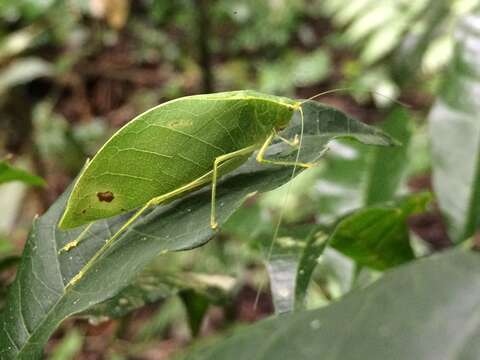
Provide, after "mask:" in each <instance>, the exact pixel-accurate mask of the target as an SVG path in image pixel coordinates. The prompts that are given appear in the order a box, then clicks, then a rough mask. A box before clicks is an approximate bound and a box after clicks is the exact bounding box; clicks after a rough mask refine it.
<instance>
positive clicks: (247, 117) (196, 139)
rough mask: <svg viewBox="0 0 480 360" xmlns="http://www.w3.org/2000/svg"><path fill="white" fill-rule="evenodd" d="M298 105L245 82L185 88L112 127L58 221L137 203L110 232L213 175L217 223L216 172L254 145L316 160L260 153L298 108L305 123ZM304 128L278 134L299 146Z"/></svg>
mask: <svg viewBox="0 0 480 360" xmlns="http://www.w3.org/2000/svg"><path fill="white" fill-rule="evenodd" d="M301 105H302V101H297V100H292V99H289V98H285V97H278V96H272V95H266V94H262V93H259V92H256V91H249V90H245V91H232V92H224V93H214V94H208V95H195V96H187V97H183V98H179V99H176V100H172V101H169V102H166V103H164V104H161V105H159V106H157V107H154V108H153V109H150V110H148V111H147V112H145V113H143V114H141V115H139V116H138V117H137V118H135V119H133V120H132V121H131V122H129V123H128V124H127V125H125V126H124V127H123V128H121V129H120V130H119V131H118V132H117V133H115V134H114V135H113V136H112V137H111V138H110V140H109V141H107V142H106V143H105V145H104V146H103V147H102V148H101V149H100V150H99V152H98V153H97V154H96V155H95V157H94V158H93V159H92V161H90V162H89V163H88V164H87V165H86V166H85V168H84V169H83V171H82V173H81V174H80V176H79V177H78V179H77V182H76V184H75V186H74V188H73V191H72V193H71V196H70V198H69V200H68V203H67V207H66V210H65V213H64V214H63V217H62V219H61V221H60V224H59V226H60V227H61V228H72V227H76V226H80V225H83V224H86V223H91V222H93V221H95V220H98V219H102V218H106V217H110V216H114V215H118V214H121V213H124V212H127V211H130V210H133V209H137V208H140V209H139V210H138V211H137V212H136V213H135V215H133V216H132V217H131V218H130V219H129V220H128V221H127V222H126V223H125V224H124V225H123V226H122V227H121V228H120V230H118V232H117V233H116V234H115V235H114V236H113V238H112V239H110V240H113V239H115V238H116V237H118V236H119V234H120V233H122V232H123V231H124V230H125V229H127V228H128V227H129V226H130V225H131V224H132V223H133V222H134V221H135V220H136V219H137V218H138V217H139V216H140V215H141V214H142V213H143V212H144V211H145V210H146V209H148V208H149V207H151V206H155V205H159V204H161V203H165V202H167V201H171V200H173V199H175V198H177V197H179V196H181V195H184V194H186V193H188V192H191V191H193V190H196V189H198V188H200V187H202V186H205V185H207V184H210V183H211V184H212V202H211V227H212V228H216V227H217V222H216V218H215V194H216V186H217V179H218V178H219V177H220V176H223V175H225V174H227V173H228V172H231V171H233V170H234V169H236V168H238V167H239V166H240V165H241V164H243V163H244V162H245V161H246V160H247V159H248V158H249V156H250V155H251V154H252V153H253V152H255V151H257V150H258V153H257V156H256V159H257V160H258V162H260V163H270V164H278V165H287V166H294V167H295V166H300V167H306V168H308V167H311V166H314V165H315V164H308V163H301V162H298V161H292V162H287V161H274V160H267V159H265V158H264V155H265V151H266V150H267V148H268V146H269V145H270V144H271V143H272V141H273V140H274V138H275V137H277V136H279V135H278V132H279V131H280V130H282V129H284V128H285V127H287V125H288V124H289V122H290V119H291V118H292V115H293V113H294V112H295V111H297V110H298V111H299V112H300V115H301V118H302V126H303V112H302V108H301ZM302 129H303V127H302ZM302 132H303V131H301V133H300V134H299V135H300V137H299V141H298V140H297V141H294V142H291V141H288V140H287V139H283V138H281V137H279V138H280V139H281V140H283V141H285V142H287V143H289V144H290V145H292V146H296V145H298V147H299V150H298V151H300V147H301V139H302V135H303V134H302ZM297 160H298V159H297ZM86 230H87V229H85V231H86ZM80 237H81V236H80ZM75 245H76V242H73V243H72V244H71V246H75ZM65 250H68V249H65Z"/></svg>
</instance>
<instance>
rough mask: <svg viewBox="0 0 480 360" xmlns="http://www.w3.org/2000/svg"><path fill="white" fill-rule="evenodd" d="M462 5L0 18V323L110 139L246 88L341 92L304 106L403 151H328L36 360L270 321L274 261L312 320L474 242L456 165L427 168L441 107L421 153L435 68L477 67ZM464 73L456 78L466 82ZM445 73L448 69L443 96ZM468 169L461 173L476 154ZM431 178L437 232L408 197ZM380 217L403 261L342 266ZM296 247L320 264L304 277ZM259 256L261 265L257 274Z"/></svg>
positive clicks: (81, 10)
mask: <svg viewBox="0 0 480 360" xmlns="http://www.w3.org/2000/svg"><path fill="white" fill-rule="evenodd" d="M476 6H478V5H477V1H472V0H417V1H408V0H384V1H375V0H356V1H347V0H295V1H294V0H265V1H256V0H255V1H254V0H235V1H231V0H179V1H164V0H138V1H129V0H63V1H60V0H17V1H9V0H2V1H0V114H1V116H0V159H1V162H0V183H2V185H1V186H0V209H1V215H2V216H1V218H0V307H1V306H2V304H3V303H2V299H3V297H4V294H5V292H6V289H7V286H8V284H9V283H10V282H11V281H12V279H13V278H14V274H15V266H16V264H17V262H18V256H19V254H20V253H21V249H22V247H23V244H24V241H25V238H26V234H27V233H28V230H29V227H30V224H31V220H32V218H33V217H34V215H35V214H41V213H43V212H44V211H45V210H46V209H47V208H48V207H49V205H50V204H51V203H52V202H53V201H54V200H55V199H56V198H57V197H58V195H59V194H60V193H62V192H63V190H64V189H65V187H66V186H67V185H68V184H69V183H70V181H71V180H72V179H73V177H74V176H75V175H76V174H77V172H78V171H79V170H80V168H81V167H82V166H83V163H84V161H85V159H86V158H87V157H91V156H92V155H93V154H94V153H95V152H96V150H97V149H98V148H99V146H100V145H101V144H102V143H103V142H104V141H105V140H106V139H107V138H108V137H109V136H110V135H111V134H112V133H113V132H114V131H115V130H116V129H118V128H119V127H120V126H122V125H123V124H125V123H126V122H127V121H129V120H130V119H132V118H133V117H134V116H135V115H136V114H139V113H141V112H142V111H144V110H146V109H148V108H150V107H152V106H154V105H156V104H159V103H161V102H164V101H167V100H169V99H173V98H176V97H180V96H184V95H189V94H196V93H204V92H213V91H224V90H236V89H247V88H252V89H256V90H260V91H263V92H267V93H272V94H279V95H284V96H291V97H296V98H308V97H311V96H313V95H315V94H317V93H320V92H322V91H325V90H331V89H335V88H344V89H347V90H344V91H342V92H337V93H330V94H327V95H325V96H323V97H321V98H319V100H320V101H322V102H326V103H329V104H331V105H333V106H336V107H338V108H340V109H342V110H343V111H346V112H348V113H350V114H352V115H353V116H355V117H357V118H359V119H361V120H362V121H365V122H367V123H370V124H371V123H374V124H376V125H378V126H381V127H382V128H383V129H384V130H385V131H386V132H388V133H390V134H391V135H392V136H393V137H395V138H396V139H398V140H400V141H401V142H402V143H403V146H402V147H398V148H393V149H388V150H385V149H377V148H368V147H366V146H365V145H361V144H358V143H354V142H352V141H349V140H342V141H335V142H334V143H332V144H331V145H330V151H329V152H328V154H327V156H326V157H325V159H324V161H323V162H322V165H321V166H320V167H318V168H315V169H312V170H310V171H308V172H305V173H303V174H302V175H300V176H299V177H298V178H297V179H296V180H295V181H294V182H293V183H292V184H291V185H286V186H284V187H283V188H281V189H279V190H277V191H274V192H271V193H268V194H266V195H264V196H261V197H254V198H252V199H250V200H249V201H248V203H247V204H246V205H245V206H244V208H242V209H241V210H240V211H239V212H238V213H237V214H236V215H235V216H233V217H232V218H231V219H230V221H229V223H228V224H227V226H226V227H225V229H224V230H223V231H222V233H221V234H220V235H219V236H218V238H217V239H215V241H212V242H210V243H208V244H207V245H206V246H204V247H201V248H199V249H196V250H194V251H189V252H182V253H176V254H174V255H171V256H169V257H162V259H161V261H160V260H159V261H156V262H154V263H152V264H151V267H150V268H149V269H147V270H146V271H145V272H144V273H142V275H141V276H140V277H139V279H138V282H137V283H135V284H132V286H131V287H129V288H127V289H125V290H124V292H122V293H121V294H119V295H118V297H116V298H113V299H111V300H109V302H108V304H107V303H106V304H101V305H99V306H98V307H97V308H94V309H92V311H91V312H90V313H89V314H85V316H84V317H81V318H79V319H73V320H68V321H67V322H66V323H65V324H63V326H62V327H61V329H59V330H58V331H57V333H56V335H55V336H54V337H53V338H52V339H51V341H50V343H49V346H48V347H47V349H46V353H47V356H48V357H49V358H51V359H70V358H78V359H84V358H85V359H87V358H88V359H97V358H99V359H100V358H106V359H127V358H133V356H134V355H135V358H138V359H166V358H170V355H171V354H173V353H175V352H176V351H177V350H179V349H182V348H184V347H185V346H186V345H187V344H189V343H190V342H191V341H192V338H196V337H200V336H201V337H203V336H205V335H210V334H217V333H220V330H222V329H225V328H228V327H232V326H236V324H237V323H239V322H251V321H255V320H257V319H259V318H261V317H264V316H266V315H268V314H271V313H272V312H273V311H274V306H273V305H274V304H275V309H276V310H277V311H278V310H279V307H278V294H276V293H275V291H276V290H275V289H280V290H281V289H282V287H281V286H275V281H276V280H275V279H279V280H278V281H280V282H282V281H285V278H284V277H281V276H280V277H278V276H275V274H278V271H280V270H278V266H279V263H278V262H275V261H276V259H279V258H281V259H282V261H284V260H285V259H286V258H289V259H291V262H290V263H289V264H292V267H293V268H294V269H297V268H298V269H299V270H298V271H299V273H298V274H299V276H300V275H301V271H302V270H303V271H310V272H311V273H313V278H312V279H313V281H312V282H311V284H310V287H309V291H308V292H307V293H306V295H305V304H306V305H305V304H301V305H299V306H305V307H307V308H311V307H318V306H323V305H326V304H328V303H329V302H331V301H332V300H334V299H337V298H339V297H340V296H341V295H343V294H345V293H346V292H348V291H349V290H350V289H352V288H354V287H362V286H365V285H366V284H368V283H370V282H371V281H374V280H375V279H377V278H378V277H379V276H381V273H380V272H379V271H381V270H384V269H386V268H389V267H391V266H395V265H397V264H399V263H403V262H406V261H410V260H411V259H413V258H414V257H415V256H420V255H425V254H428V253H430V252H432V251H434V250H438V249H442V248H445V247H448V246H450V245H451V244H452V241H455V242H458V241H461V240H464V239H465V238H468V237H470V236H472V235H473V233H474V232H475V229H476V228H477V227H478V224H475V221H476V220H475V218H478V216H477V217H476V215H478V212H475V211H478V208H476V207H475V204H473V205H472V206H473V207H472V206H470V205H471V204H472V201H471V199H472V198H475V195H472V191H471V190H468V191H467V190H465V194H464V196H463V198H462V199H463V203H461V204H456V205H455V206H458V207H462V206H464V205H465V204H467V203H468V204H469V205H468V206H470V207H468V206H467V205H465V207H466V210H465V211H464V212H462V214H464V213H467V215H465V216H467V217H468V219H467V220H465V221H463V218H462V219H460V220H459V219H456V218H455V214H452V212H454V211H453V210H451V209H452V206H453V205H451V204H452V202H453V201H454V200H452V199H451V197H452V196H451V189H452V188H451V187H449V186H454V187H455V186H457V185H456V184H455V183H454V184H449V183H448V181H446V180H445V179H446V178H447V177H446V176H445V173H447V174H448V173H450V174H452V173H455V172H456V169H455V161H456V160H455V159H458V157H454V158H450V163H449V164H450V165H451V166H450V167H447V168H445V166H444V165H445V162H435V161H434V160H435V159H439V158H440V159H442V156H443V158H445V157H447V159H446V160H445V161H447V163H448V154H442V145H441V143H438V144H435V143H434V146H433V149H436V152H434V154H433V155H434V157H433V159H434V160H432V154H431V152H430V142H431V141H432V140H431V137H430V134H429V132H428V126H427V122H426V119H427V115H428V112H429V108H430V106H431V105H432V103H433V102H434V99H435V98H436V96H437V93H439V92H441V91H443V92H442V94H444V95H442V97H441V98H439V100H437V103H436V105H435V109H434V110H435V111H437V113H438V112H439V114H440V115H438V116H436V115H435V113H433V112H432V114H431V115H430V116H431V119H433V126H432V127H431V133H433V134H435V133H439V134H440V133H442V132H443V134H442V135H439V137H437V138H435V137H434V138H433V139H437V140H434V142H435V141H437V142H439V141H443V139H445V137H446V136H447V135H445V131H446V132H448V131H449V130H445V129H442V128H441V126H440V127H439V126H436V125H435V124H436V123H435V119H436V118H438V117H439V116H440V117H441V115H442V114H445V111H446V110H445V109H443V110H442V109H440V110H439V107H440V108H441V107H442V106H450V107H453V108H455V106H456V105H455V104H456V103H458V94H457V96H456V97H455V94H452V91H451V89H450V91H449V89H448V86H445V85H444V84H445V76H444V74H445V73H446V70H445V69H446V67H447V65H448V64H450V63H453V64H454V65H455V64H458V63H459V61H463V62H466V63H467V65H468V61H469V60H471V57H472V56H474V55H475V54H476V53H474V52H473V54H474V55H471V56H470V57H468V56H467V55H468V54H467V55H465V56H464V57H462V56H460V55H459V56H454V54H455V49H456V46H457V50H458V46H461V45H458V44H459V41H462V39H463V44H464V45H463V46H464V47H465V48H467V50H468V49H469V46H470V45H471V44H470V42H471V41H473V40H469V38H468V37H469V36H472V37H473V36H474V35H475V33H477V32H478V28H479V27H478V18H477V22H476V23H475V22H474V21H470V22H468V21H464V22H463V23H462V24H464V27H463V30H462V31H463V32H458V31H457V32H456V34H457V36H454V30H455V29H456V28H458V24H459V22H462V21H463V20H462V19H464V18H466V14H468V13H470V12H472V11H474V10H475V7H476ZM469 24H470V25H469ZM469 34H470V35H469ZM472 34H473V35H472ZM477 36H478V34H477ZM459 39H460V40H459ZM456 44H457V45H456ZM460 50H461V49H460ZM464 54H465V52H464ZM477 55H478V54H477ZM459 59H460V60H459ZM462 59H463V60H462ZM472 61H473V60H472ZM470 65H471V64H470ZM474 65H475V64H474ZM474 65H472V66H471V68H468V66H466V67H461V71H464V72H465V73H466V74H467V75H468V76H471V77H472V78H473V77H474V76H473V75H471V74H472V73H473V74H477V75H476V76H478V72H479V71H480V70H479V68H478V67H476V68H475V67H474ZM469 69H470V70H471V71H469ZM472 69H476V70H472ZM455 71H456V69H455V67H454V66H451V67H450V70H449V73H450V76H451V77H453V78H455V79H457V80H458V76H457V73H456V72H455ZM475 71H476V72H475ZM457 72H458V71H457ZM452 73H453V75H452ZM467 75H466V76H467ZM468 76H467V80H465V81H468ZM458 81H460V80H458ZM477 81H478V77H477ZM450 84H452V82H450ZM462 86H463V85H462V84H461V83H459V84H458V88H460V89H464V88H465V87H464V86H463V87H462ZM472 87H473V85H472ZM442 89H443V90H442ZM477 94H478V93H477ZM465 96H467V98H468V96H469V95H468V91H466V90H465ZM442 99H445V102H446V105H442V103H441V102H442V101H443V100H442ZM452 99H453V100H452ZM400 102H401V103H400ZM439 102H440V103H439ZM473 102H474V104H473V105H472V106H477V109H478V100H476V101H473ZM403 103H405V104H408V106H404V105H402V104H403ZM467 105H468V104H467ZM467 105H465V104H461V106H467ZM462 109H463V110H464V107H463V108H462V107H460V110H459V111H460V112H462V113H463V112H464V111H463V110H462ZM442 111H443V112H442ZM471 113H472V114H473V113H474V111H473V110H471ZM438 139H441V140H438ZM456 141H457V144H458V138H457V139H456ZM473 141H474V140H472V142H473ZM451 147H455V144H454V143H453V142H452V143H451V144H449V149H451ZM443 149H444V148H443ZM471 153H472V154H473V155H472V156H473V158H472V159H471V161H470V160H469V161H470V163H471V164H475V163H476V162H477V161H478V160H476V159H477V156H478V154H479V151H478V149H476V148H475V149H474V150H473V152H471ZM457 156H462V154H460V155H457ZM432 169H433V172H434V175H435V181H436V184H438V187H436V189H435V190H437V189H441V193H438V192H437V193H435V195H436V198H438V201H439V204H440V208H441V209H442V212H443V215H445V216H446V220H447V221H446V222H445V221H444V217H443V216H442V213H441V212H440V211H439V210H438V207H437V205H436V204H437V202H435V201H434V202H433V203H432V204H430V205H428V202H429V201H428V200H429V199H430V198H429V197H428V196H427V197H428V199H427V197H425V196H426V195H425V194H424V193H421V194H420V195H418V194H417V195H416V196H417V197H415V196H413V195H412V193H418V192H420V191H431V190H432V187H431V172H432ZM32 174H35V175H32ZM442 176H443V177H442ZM467 176H468V177H469V179H470V182H469V183H468V184H467V187H468V189H476V188H477V187H479V186H480V185H478V183H480V181H478V178H479V175H478V174H470V173H469V174H467ZM42 179H43V180H42ZM445 181H446V182H447V183H446V184H445ZM4 182H8V184H3V183H4ZM472 184H474V185H472ZM475 184H476V185H475ZM475 186H476V187H475ZM473 192H474V191H473ZM287 193H288V194H289V196H288V198H287V197H286V194H287ZM422 194H423V195H422ZM449 194H450V195H449ZM398 196H401V198H400V200H399V198H398ZM412 196H413V197H412ZM462 199H456V201H457V202H458V201H460V202H461V201H462ZM385 204H388V205H385ZM385 206H386V207H385ZM467 208H468V209H467ZM359 209H361V210H360V211H357V212H355V211H356V210H359ZM455 209H456V208H455ZM392 211H393V212H396V213H397V214H398V213H399V212H400V213H401V214H403V215H402V216H401V217H399V218H398V219H397V220H398V221H397V222H395V223H392V222H389V223H388V224H386V225H385V226H387V225H388V226H387V227H386V228H385V229H386V230H385V231H388V229H389V227H390V228H394V229H397V235H398V234H400V235H399V236H397V237H392V238H391V239H389V240H388V241H389V243H390V244H393V245H392V246H394V247H395V249H396V250H398V249H401V250H399V251H398V252H397V253H396V254H397V255H398V256H394V257H393V258H392V257H384V258H377V259H376V260H375V261H372V260H371V259H370V260H368V259H365V258H364V257H362V254H363V253H364V252H365V251H370V249H369V247H370V245H369V244H368V241H366V242H362V239H361V238H357V239H355V240H356V241H358V244H356V248H355V249H353V250H352V249H351V248H349V249H345V248H344V245H342V244H344V242H345V241H346V240H345V239H347V240H348V239H349V236H351V235H350V234H349V233H348V231H343V230H342V229H344V230H345V229H346V230H348V229H349V226H360V225H361V223H362V221H363V220H362V221H360V220H358V219H359V218H364V217H369V216H373V214H378V213H379V212H380V213H381V214H383V215H382V216H387V215H388V214H389V212H392ZM418 212H423V213H422V214H421V215H415V216H413V217H412V216H411V215H412V214H415V213H418ZM280 214H281V215H282V216H283V223H282V228H281V231H280V238H279V241H278V242H277V244H276V246H275V249H273V250H272V249H271V248H269V246H270V245H269V239H271V238H272V236H273V231H274V225H275V224H276V221H277V220H278V217H279V216H280ZM385 214H387V215H385ZM375 216H376V215H375ZM357 222H358V223H357ZM465 222H466V224H464V223H465ZM346 223H348V224H350V225H348V226H347V225H345V224H346ZM342 224H343V225H342ZM352 224H353V225H352ZM355 224H357V225H355ZM337 225H338V226H337ZM342 226H343V227H342ZM353 228H355V227H353ZM333 229H336V230H335V231H333ZM332 233H333V235H332ZM306 234H309V235H308V236H307V235H306ZM329 236H333V238H332V239H331V240H330V242H329V245H328V246H326V248H325V244H324V243H325V239H326V238H328V237H329ZM322 239H323V240H322ZM297 240H298V241H297ZM322 244H323V245H322ZM410 246H411V247H410ZM305 248H308V249H309V251H316V254H317V255H320V254H322V256H321V257H319V258H318V259H317V257H318V256H317V257H315V259H314V260H315V261H314V262H313V263H311V262H308V259H306V258H305V257H304V256H303V257H302V252H303V251H304V249H305ZM412 249H413V250H412ZM268 253H271V254H273V255H274V256H271V257H269V260H270V262H269V264H267V266H266V267H265V268H264V267H263V266H262V263H263V261H265V259H266V258H267V254H268ZM277 255H278V256H277ZM377 255H378V256H380V255H381V254H377ZM317 260H318V261H317ZM281 265H282V266H283V265H285V261H284V262H282V263H281ZM265 269H266V270H265ZM295 271H296V270H295ZM265 272H268V273H269V274H270V279H271V289H272V290H271V291H269V290H268V289H267V288H266V287H265V286H264V283H265V278H266V275H265ZM158 274H161V276H160V275H158ZM159 279H161V281H159ZM307 285H308V282H307ZM257 289H260V290H258V292H257ZM305 291H306V290H305ZM257 295H258V296H259V299H258V298H256V297H257ZM280 295H281V294H280ZM257 302H258V306H254V305H255V303H257ZM297 305H298V304H297ZM297 305H296V306H297ZM102 306H103V307H102ZM287 307H288V306H287ZM280 309H281V307H280ZM280 312H281V311H280ZM84 318H87V319H88V320H84ZM100 335H101V336H100Z"/></svg>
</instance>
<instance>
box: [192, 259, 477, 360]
mask: <svg viewBox="0 0 480 360" xmlns="http://www.w3.org/2000/svg"><path fill="white" fill-rule="evenodd" d="M479 272H480V256H479V255H478V254H477V253H474V252H465V251H458V250H455V251H449V252H445V253H442V254H440V255H435V256H432V257H429V258H425V259H423V260H419V261H417V262H413V263H411V264H409V265H407V266H403V267H400V268H398V269H395V270H393V271H391V272H389V273H387V274H386V275H385V276H383V277H382V278H381V279H380V280H378V281H377V282H375V283H373V284H372V285H370V286H369V287H367V288H364V289H361V290H356V291H354V292H352V293H351V294H350V295H347V296H346V297H344V298H343V299H342V300H340V301H339V302H336V303H333V304H332V305H330V306H327V307H324V308H321V309H316V310H310V311H303V312H298V313H293V314H290V315H284V316H281V317H276V318H273V319H267V320H265V321H261V322H259V323H257V324H255V325H251V326H247V327H244V328H243V329H240V330H238V331H236V332H235V333H234V334H233V336H231V337H229V338H227V339H225V340H223V341H220V342H218V343H217V344H216V345H212V346H209V347H204V348H203V349H200V350H198V351H195V349H194V351H193V352H191V353H190V354H189V355H187V356H185V359H189V360H202V359H208V360H217V359H218V360H220V359H236V360H244V359H245V360H247V359H248V360H250V359H256V360H267V359H297V360H311V359H332V360H337V359H338V360H354V359H355V360H357V359H472V360H473V359H478V358H479V356H480V345H479V342H478V336H480V326H479V322H478V320H477V317H476V314H477V312H478V307H479V306H480V301H479V298H480V279H479V277H478V273H479ZM459 329H463V331H459ZM239 349H241V351H239Z"/></svg>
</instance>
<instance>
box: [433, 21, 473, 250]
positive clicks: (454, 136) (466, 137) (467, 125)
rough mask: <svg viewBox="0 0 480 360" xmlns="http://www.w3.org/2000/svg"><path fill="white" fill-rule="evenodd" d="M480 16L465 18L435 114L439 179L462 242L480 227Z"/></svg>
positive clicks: (450, 218) (452, 225) (437, 184)
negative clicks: (479, 29)
mask: <svg viewBox="0 0 480 360" xmlns="http://www.w3.org/2000/svg"><path fill="white" fill-rule="evenodd" d="M479 22H480V15H479V14H478V13H477V14H472V15H470V16H468V17H465V19H464V20H463V22H462V23H461V24H460V25H459V29H458V31H457V38H458V43H457V46H456V49H455V56H454V58H453V60H452V63H451V65H450V69H449V72H448V76H447V77H446V78H445V80H444V85H443V87H442V90H441V91H440V94H439V98H438V100H437V101H436V103H435V105H434V106H433V108H432V110H431V112H430V114H429V120H430V134H431V136H432V140H431V141H432V153H433V154H432V156H433V160H434V161H433V183H434V186H435V189H436V191H437V196H438V202H439V205H440V207H441V209H442V212H443V213H444V214H445V217H446V219H447V222H448V225H449V232H450V235H451V237H452V239H453V240H454V241H456V242H460V241H463V240H466V239H468V238H469V237H470V236H472V235H473V234H474V233H475V231H476V229H478V228H479V226H480V223H479V211H480V197H479V194H480V193H479V191H480V165H479V164H480V162H479V161H480V122H479V121H478V112H479V110H480V104H479V102H478V98H477V96H476V95H475V91H476V89H477V88H478V86H479V84H480V82H479V81H480V80H479V79H480V78H479V77H480V64H479V62H478V55H479V51H478V48H477V47H476V46H475V45H478V44H480V36H479V35H478V32H477V31H476V30H475V29H476V27H475V26H477V25H478V23H479Z"/></svg>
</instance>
